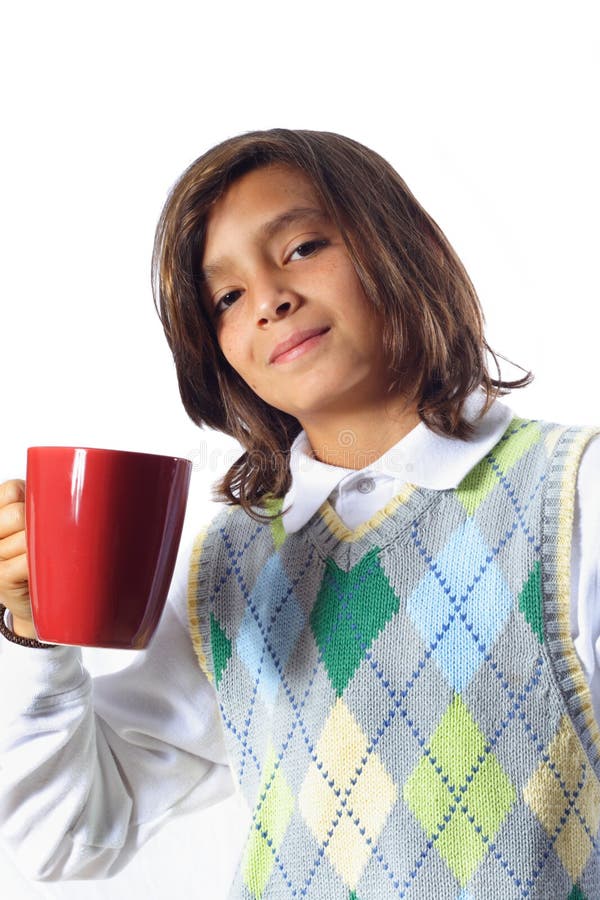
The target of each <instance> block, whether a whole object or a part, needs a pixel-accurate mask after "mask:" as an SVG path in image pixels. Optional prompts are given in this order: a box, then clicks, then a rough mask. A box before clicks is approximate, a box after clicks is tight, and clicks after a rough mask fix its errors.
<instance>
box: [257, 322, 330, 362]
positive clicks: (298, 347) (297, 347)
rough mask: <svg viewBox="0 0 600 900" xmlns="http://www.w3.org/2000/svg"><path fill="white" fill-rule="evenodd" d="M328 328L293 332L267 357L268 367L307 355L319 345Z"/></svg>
mask: <svg viewBox="0 0 600 900" xmlns="http://www.w3.org/2000/svg"><path fill="white" fill-rule="evenodd" d="M328 331H329V328H328V327H327V328H307V329H304V330H303V331H294V333H293V334H291V335H290V336H289V337H288V338H286V340H285V341H281V343H279V344H277V346H276V347H275V349H274V350H273V352H272V353H271V355H270V357H269V365H272V364H275V365H280V364H281V363H284V362H289V361H290V360H292V359H296V357H298V356H302V354H304V353H307V352H308V351H309V350H312V348H313V347H316V346H317V344H319V343H320V341H321V338H322V337H323V335H325V334H327V332H328Z"/></svg>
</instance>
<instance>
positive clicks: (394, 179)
mask: <svg viewBox="0 0 600 900" xmlns="http://www.w3.org/2000/svg"><path fill="white" fill-rule="evenodd" d="M270 163H285V164H288V165H291V166H294V167H296V168H297V169H299V170H300V171H301V172H303V173H304V175H305V176H307V177H308V179H309V180H310V182H311V183H312V185H313V187H314V189H315V191H316V193H317V195H318V197H319V198H320V200H321V202H322V204H323V208H324V209H325V211H326V212H327V213H328V214H329V216H330V217H331V219H332V221H333V222H334V224H335V225H336V226H337V227H338V228H339V230H340V232H341V234H342V236H343V239H344V242H345V244H346V247H347V250H348V254H349V256H350V258H351V260H352V262H353V264H354V267H355V269H356V272H357V274H358V277H359V278H360V281H361V283H362V286H363V289H364V292H365V294H366V296H367V298H369V300H370V302H371V303H372V304H373V306H374V307H375V308H376V309H377V310H379V311H380V312H381V313H382V314H383V317H384V321H385V322H386V327H385V329H384V333H383V340H384V352H385V353H386V354H387V356H388V358H389V364H390V372H391V374H392V376H393V384H392V388H391V389H392V390H400V389H401V390H402V394H403V396H406V397H407V398H408V399H409V400H410V401H412V402H417V404H418V413H419V416H420V418H421V420H422V421H423V422H424V423H425V424H426V425H427V426H428V427H429V428H430V429H432V430H433V431H435V432H437V433H439V434H444V435H451V436H456V437H459V438H463V439H467V438H469V437H470V436H471V435H472V433H473V426H472V425H471V424H470V423H469V422H468V421H467V420H466V419H465V418H464V417H463V404H464V401H465V398H466V397H467V396H468V394H469V393H471V391H473V390H474V389H475V388H476V387H477V386H481V387H482V388H483V390H484V391H485V394H486V401H485V403H484V405H483V408H482V410H481V415H483V413H484V412H485V411H486V410H487V409H488V408H489V407H490V405H491V404H492V402H493V400H494V399H495V398H496V397H497V396H503V395H504V394H506V393H508V391H509V390H510V389H512V388H520V387H525V386H526V385H527V384H529V383H530V382H531V381H532V380H533V375H532V373H531V372H527V373H526V374H525V376H524V377H523V378H521V379H519V380H517V381H503V380H501V373H500V367H499V364H498V359H497V356H496V354H495V353H494V352H493V350H491V348H490V347H489V346H488V344H487V341H486V340H485V337H484V333H483V324H484V317H483V313H482V310H481V306H480V304H479V300H478V297H477V294H476V291H475V288H474V287H473V284H472V283H471V280H470V278H469V276H468V275H467V272H466V271H465V268H464V266H463V264H462V263H461V261H460V259H459V258H458V256H457V254H456V253H455V251H454V249H453V248H452V246H451V245H450V243H449V242H448V240H447V238H446V237H445V235H444V234H443V232H442V230H441V229H440V228H439V226H438V225H437V223H436V222H435V221H434V220H433V219H432V218H431V216H429V215H428V213H427V212H426V211H425V210H424V209H423V207H422V206H421V205H420V204H419V203H418V201H417V200H416V199H415V197H414V196H413V194H412V193H411V191H410V190H409V188H408V187H407V185H406V184H405V183H404V181H403V180H402V178H401V177H400V176H399V175H398V173H397V172H396V171H395V170H394V169H393V168H392V166H391V165H390V164H389V163H388V162H386V161H385V160H384V159H383V158H382V157H381V156H379V155H378V154H377V153H375V152H374V151H373V150H370V149H369V148H368V147H365V146H363V145H362V144H360V143H358V142H357V141H354V140H352V139H351V138H347V137H344V136H342V135H339V134H334V133H331V132H323V131H292V130H288V129H283V128H274V129H271V130H269V131H254V132H250V133H248V134H242V135H239V136H237V137H233V138H230V139H228V140H226V141H223V142H222V143H221V144H218V145H217V146H216V147H213V148H212V149H211V150H209V151H208V152H207V153H205V154H203V155H202V156H200V157H199V158H198V159H197V160H196V161H195V162H193V163H192V164H191V165H190V166H189V167H188V168H187V169H186V170H185V172H184V173H183V174H182V175H181V177H180V178H179V180H178V181H177V182H176V183H175V185H174V187H173V188H172V190H171V192H170V194H169V196H168V198H167V201H166V203H165V206H164V209H163V211H162V214H161V216H160V219H159V222H158V225H157V229H156V236H155V242H154V252H153V257H152V284H153V292H154V301H155V304H156V306H157V309H158V312H159V315H160V318H161V321H162V324H163V328H164V331H165V335H166V338H167V341H168V343H169V346H170V348H171V351H172V353H173V357H174V359H175V366H176V370H177V377H178V381H179V390H180V394H181V399H182V401H183V405H184V407H185V410H186V412H187V413H188V415H189V416H190V418H191V419H192V421H193V422H195V423H196V424H197V425H208V426H209V427H210V428H214V429H216V430H218V431H222V432H224V433H225V434H228V435H232V436H233V437H234V438H236V439H237V440H238V441H239V443H240V444H241V445H242V446H243V447H244V448H245V452H244V453H243V454H242V455H241V456H240V457H239V459H237V460H236V461H235V463H234V464H233V465H232V466H231V468H230V469H229V470H228V472H227V473H226V475H225V476H224V477H223V479H222V480H221V481H220V482H219V483H218V484H217V485H216V486H215V497H216V499H219V500H223V501H225V502H226V503H229V504H236V505H237V504H239V505H241V506H242V507H244V509H245V510H246V511H247V512H248V513H249V514H250V515H252V516H253V517H254V518H256V519H259V520H262V519H263V518H264V513H263V514H262V515H261V514H260V511H259V509H260V508H261V507H264V505H265V504H264V501H265V499H266V497H267V496H268V495H270V496H272V497H277V498H280V497H283V496H284V495H285V493H286V492H287V490H288V489H289V486H290V480H291V476H290V471H289V449H290V445H291V443H292V441H293V439H294V438H295V437H296V435H297V434H298V432H299V431H300V429H301V426H300V423H299V422H298V421H297V419H295V418H294V417H293V416H291V415H289V414H287V413H285V412H282V411H281V410H278V409H275V408H274V407H272V406H270V405H269V404H268V403H266V402H265V401H263V400H262V399H261V398H260V397H258V396H257V395H256V394H255V393H254V392H253V391H252V390H251V388H249V387H248V385H247V384H246V383H245V382H244V381H243V380H242V379H241V378H240V376H239V375H238V374H237V372H235V370H234V369H233V368H232V367H231V366H230V365H229V363H228V362H227V360H226V359H225V357H224V356H223V353H222V352H221V349H220V347H219V345H218V343H217V339H216V335H215V329H214V325H213V322H212V321H211V317H210V316H209V314H208V312H207V309H206V306H205V303H204V302H203V291H204V282H203V277H202V271H201V266H202V257H203V252H204V240H205V230H206V219H207V215H208V213H209V211H210V209H211V207H212V205H213V204H214V203H215V201H216V200H217V199H218V198H219V197H221V196H222V195H223V193H224V192H225V191H226V190H227V187H228V186H229V185H230V184H231V183H232V182H233V181H234V180H235V179H237V178H239V177H241V176H242V175H243V174H245V173H247V172H249V171H252V170H253V169H257V168H260V167H262V166H266V165H269V164H270ZM486 352H489V353H490V354H491V356H492V358H493V360H494V364H495V367H496V371H497V374H498V378H497V379H494V378H491V377H490V374H489V372H488V369H487V364H486V358H485V354H486ZM501 358H502V359H504V357H501ZM519 368H520V367H519ZM522 371H525V370H523V369H522ZM253 507H255V509H253Z"/></svg>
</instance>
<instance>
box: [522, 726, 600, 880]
mask: <svg viewBox="0 0 600 900" xmlns="http://www.w3.org/2000/svg"><path fill="white" fill-rule="evenodd" d="M546 753H547V756H548V757H549V759H548V761H547V762H542V763H540V765H539V766H538V768H537V769H536V771H535V772H534V774H533V775H532V777H531V779H530V780H529V783H528V785H527V787H526V788H525V790H524V792H523V796H524V797H525V801H526V802H527V803H528V804H529V806H530V807H531V809H532V810H533V812H534V813H535V814H536V816H537V817H538V819H539V820H540V822H541V823H542V826H543V827H544V830H545V831H546V833H547V834H548V836H549V837H550V838H551V839H552V840H554V849H555V850H556V852H557V853H558V855H559V857H560V859H561V860H562V863H563V865H564V867H565V869H566V870H567V872H568V873H569V875H570V876H571V878H572V879H573V881H577V879H578V878H579V876H580V875H581V873H582V872H583V870H584V868H585V865H586V863H587V861H588V859H589V856H590V853H591V852H592V849H593V848H592V844H591V841H590V838H589V837H588V833H587V832H588V831H589V832H590V833H591V834H592V835H595V834H596V832H597V830H598V824H599V823H600V784H599V782H598V779H597V778H596V776H595V775H594V773H593V771H592V768H591V766H590V763H589V760H588V759H587V758H586V756H585V754H584V752H583V748H582V747H581V744H580V742H579V739H578V737H577V735H576V734H575V732H574V730H573V726H572V725H571V721H570V719H569V717H568V716H563V718H562V720H561V723H560V726H559V729H558V732H557V733H556V735H555V736H554V738H553V739H552V741H551V742H550V744H549V745H548V749H547V751H546ZM586 829H587V831H586Z"/></svg>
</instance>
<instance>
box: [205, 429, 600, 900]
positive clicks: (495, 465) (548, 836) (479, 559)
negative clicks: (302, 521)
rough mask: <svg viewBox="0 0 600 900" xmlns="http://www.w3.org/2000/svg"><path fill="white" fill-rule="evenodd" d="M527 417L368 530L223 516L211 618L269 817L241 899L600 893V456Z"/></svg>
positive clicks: (256, 807) (209, 562) (579, 432)
mask: <svg viewBox="0 0 600 900" xmlns="http://www.w3.org/2000/svg"><path fill="white" fill-rule="evenodd" d="M599 431H600V429H582V428H579V427H572V428H565V427H563V426H559V425H554V424H552V423H547V422H540V421H530V420H524V419H520V418H515V419H513V420H512V422H511V423H510V425H509V427H508V428H507V430H506V432H505V433H504V435H503V437H502V438H501V439H500V441H499V442H498V443H497V445H496V446H495V447H494V448H493V449H492V450H491V451H490V452H489V453H488V454H487V455H486V456H485V458H483V459H482V460H481V462H480V463H479V464H478V465H477V466H476V467H475V468H473V469H472V470H471V472H470V473H469V474H468V475H467V477H466V478H465V479H464V480H463V481H462V482H461V484H460V485H459V486H458V488H456V489H449V490H442V491H435V490H428V489H424V488H420V487H416V486H414V485H406V486H405V489H404V490H403V492H402V493H401V494H400V495H398V496H396V497H395V498H394V499H393V500H392V501H391V502H390V503H389V504H388V505H387V506H386V507H385V508H384V509H383V510H382V511H381V512H380V513H378V514H377V515H376V516H375V517H374V518H372V519H371V520H370V521H369V522H368V523H366V524H365V525H362V526H360V527H359V528H357V529H356V530H354V531H349V530H348V529H347V528H346V527H345V526H344V525H343V523H342V522H341V521H340V519H339V518H338V517H337V515H336V514H335V512H334V510H333V508H332V507H331V506H330V504H329V503H328V502H326V503H324V504H323V506H322V507H321V508H320V509H319V511H318V512H317V513H316V514H315V515H314V516H313V517H312V519H311V520H310V521H309V522H308V523H307V524H306V525H305V526H304V527H303V528H302V529H301V530H300V531H299V532H297V533H295V534H291V535H286V534H285V531H284V529H283V526H282V523H281V519H280V518H279V519H277V518H274V519H273V521H272V522H271V523H267V524H264V525H262V524H260V523H257V522H256V521H255V520H253V519H252V518H251V517H249V516H247V515H246V514H245V513H244V512H243V510H242V509H241V508H236V507H233V508H232V507H228V508H225V509H224V510H223V511H222V512H220V513H219V514H218V515H217V516H216V518H215V520H214V521H213V522H212V523H211V525H210V526H209V528H208V529H207V531H206V532H205V533H204V534H202V535H201V536H199V538H198V541H197V543H196V547H195V550H194V554H193V558H192V565H191V572H190V583H189V584H190V596H189V600H190V626H191V633H192V639H193V641H194V646H195V649H196V653H197V655H198V659H199V662H200V664H201V666H202V668H203V669H204V670H205V671H206V673H207V674H208V677H209V678H210V679H211V680H212V681H213V683H214V687H215V690H216V692H217V695H218V701H219V706H220V710H221V716H222V723H223V728H224V733H225V738H226V742H227V747H228V754H229V759H230V764H231V767H232V770H233V773H234V774H235V776H236V778H237V782H238V784H239V787H240V790H241V792H242V794H243V796H244V797H245V799H246V801H247V803H248V806H249V810H250V811H251V826H250V831H249V834H248V838H247V842H246V845H245V849H244V852H243V855H242V858H241V860H240V864H239V867H238V870H237V874H236V876H235V880H234V884H233V887H232V892H231V896H232V897H234V898H236V900H238V898H243V900H262V898H265V900H290V898H298V900H300V898H309V900H310V898H314V900H387V898H390V900H391V898H415V900H451V898H452V900H500V898H501V900H512V898H515V900H517V898H523V897H525V898H536V900H538V898H546V900H573V898H578V900H581V898H588V900H597V898H600V859H599V855H598V851H599V850H600V836H599V823H600V781H599V777H600V735H599V732H598V728H597V725H596V722H595V719H594V716H593V712H592V706H591V695H590V693H589V689H588V687H587V683H586V681H585V678H584V675H583V672H582V670H581V667H580V664H579V662H578V659H577V656H576V654H575V649H574V647H573V644H572V640H571V638H570V634H569V591H570V550H571V533H572V523H573V510H574V499H575V486H576V476H577V470H578V467H579V462H580V457H581V453H582V452H583V449H584V447H585V445H586V443H587V441H588V440H589V439H590V437H591V436H592V435H593V434H595V433H598V432H599Z"/></svg>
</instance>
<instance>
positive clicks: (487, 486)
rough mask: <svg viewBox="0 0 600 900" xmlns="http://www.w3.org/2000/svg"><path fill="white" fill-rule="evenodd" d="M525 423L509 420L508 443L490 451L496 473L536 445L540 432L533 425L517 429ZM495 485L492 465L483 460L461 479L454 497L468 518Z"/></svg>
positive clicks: (538, 427) (508, 466) (530, 423)
mask: <svg viewBox="0 0 600 900" xmlns="http://www.w3.org/2000/svg"><path fill="white" fill-rule="evenodd" d="M525 421H526V420H525V419H520V418H518V417H515V418H514V419H512V421H511V423H510V425H509V428H508V431H509V432H514V434H513V433H511V434H510V438H509V440H505V441H501V442H500V443H499V444H498V445H497V446H496V447H495V448H494V457H493V464H494V466H498V467H499V469H500V472H502V473H503V474H506V473H507V472H508V471H509V470H510V469H512V467H513V466H514V465H515V464H516V463H517V462H518V461H519V460H520V459H521V457H522V456H523V454H524V453H526V452H527V450H529V448H530V447H532V446H533V445H534V444H536V443H537V442H538V441H539V440H540V437H541V429H540V426H539V425H538V424H537V422H529V421H528V420H527V421H528V426H527V428H521V425H522V424H523V423H524V422H525ZM497 484H498V474H497V473H496V471H495V470H494V468H493V467H492V461H490V460H489V459H488V458H487V457H486V456H484V458H483V459H482V460H481V462H479V463H478V464H477V465H476V466H475V468H474V469H471V471H470V472H469V474H468V475H467V476H466V477H465V478H463V480H462V481H461V483H460V484H459V486H458V488H457V489H456V497H457V499H458V500H460V502H461V503H462V505H463V506H464V508H465V510H466V512H467V513H468V514H469V515H470V516H472V515H473V514H474V513H475V512H476V511H477V509H478V508H479V506H480V505H481V504H482V503H483V501H484V500H485V498H486V497H487V496H488V494H489V493H490V492H491V491H492V490H493V489H494V487H495V486H496V485H497Z"/></svg>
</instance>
